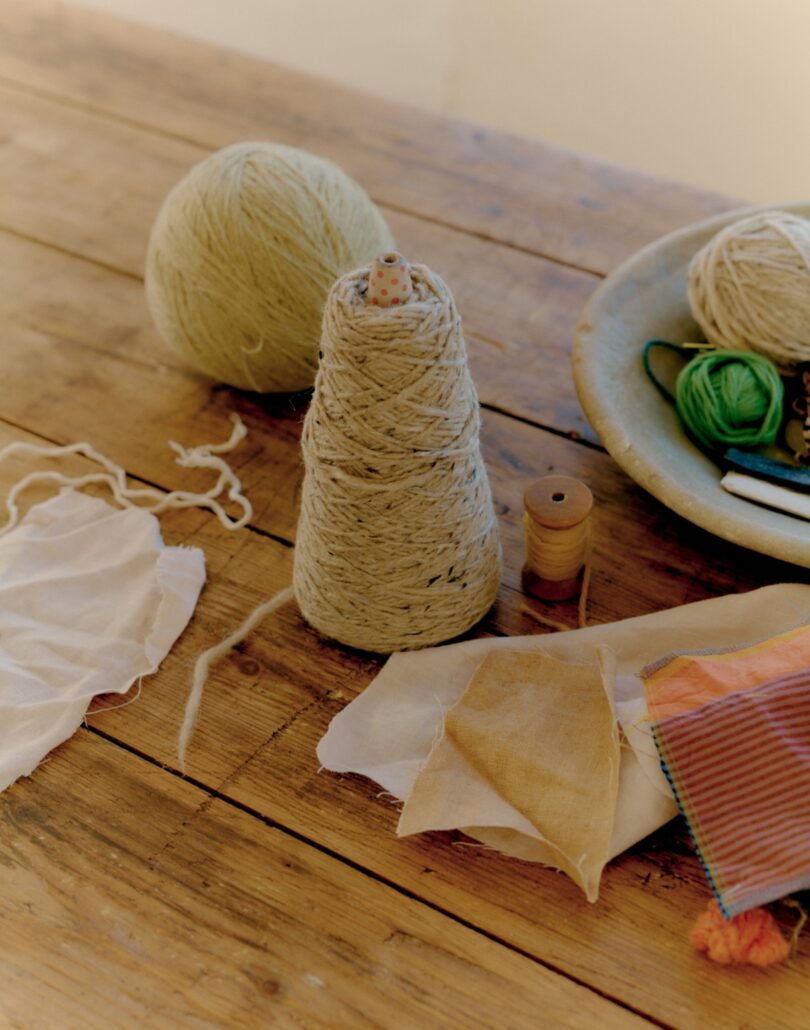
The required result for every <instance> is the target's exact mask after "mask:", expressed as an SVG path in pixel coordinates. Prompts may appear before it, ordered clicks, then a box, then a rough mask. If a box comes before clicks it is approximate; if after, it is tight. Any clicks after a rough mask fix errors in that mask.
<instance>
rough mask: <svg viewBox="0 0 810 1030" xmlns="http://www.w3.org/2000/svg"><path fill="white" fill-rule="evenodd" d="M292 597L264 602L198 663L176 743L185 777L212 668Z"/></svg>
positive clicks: (281, 595)
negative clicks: (195, 727)
mask: <svg viewBox="0 0 810 1030" xmlns="http://www.w3.org/2000/svg"><path fill="white" fill-rule="evenodd" d="M293 596H294V595H293V588H292V587H286V588H285V589H284V590H281V591H280V592H279V593H277V594H276V595H275V597H271V598H270V600H269V601H264V602H263V603H262V604H260V605H259V606H258V608H255V609H254V610H253V611H252V612H251V613H250V615H248V617H247V618H246V619H245V621H244V622H243V623H242V624H241V625H240V626H238V627H237V628H236V629H235V630H234V631H233V633H231V634H230V636H227V637H225V639H224V640H220V641H219V643H217V644H214V646H213V647H209V648H208V650H207V651H203V653H202V654H201V655H200V656H199V657H198V658H197V661H196V662H195V663H194V677H193V679H192V682H191V691H190V692H189V695H188V700H187V701H186V710H185V714H184V715H183V725H182V726H181V728H180V736H179V737H178V741H177V757H178V760H179V762H180V770H181V772H183V773H185V771H186V751H187V750H188V745H189V741H190V740H191V734H192V733H193V732H194V726H195V725H196V722H197V717H198V715H199V713H200V705H201V703H202V695H203V690H204V689H205V684H206V681H207V679H208V674H209V672H210V671H211V666H212V665H213V664H214V663H215V662H217V661H218V660H219V659H220V658H222V657H223V655H226V654H227V653H228V651H230V649H231V648H232V647H235V646H236V644H239V643H241V641H243V640H244V639H245V637H246V636H248V634H250V633H251V632H252V631H253V630H254V629H255V628H256V626H258V625H259V623H260V622H261V621H262V619H263V618H265V616H267V615H270V613H271V612H274V611H276V609H278V608H280V607H281V606H282V605H283V604H285V603H286V602H287V601H290V600H292V598H293Z"/></svg>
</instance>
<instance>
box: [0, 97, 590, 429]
mask: <svg viewBox="0 0 810 1030" xmlns="http://www.w3.org/2000/svg"><path fill="white" fill-rule="evenodd" d="M0 128H1V129H2V138H1V139H0V226H5V227H6V228H8V229H10V230H12V231H14V232H15V233H20V234H23V235H24V236H27V237H32V238H34V239H38V240H41V241H43V242H44V243H47V244H52V245H54V246H57V247H59V248H61V249H65V250H70V251H73V252H74V253H77V254H79V255H81V256H83V257H87V258H89V259H91V260H93V261H96V262H100V263H101V264H103V265H108V266H112V267H114V268H117V269H119V270H121V271H123V272H126V273H128V274H130V275H132V276H134V277H140V276H141V273H142V269H143V262H144V254H145V252H146V242H147V238H148V234H149V230H150V228H151V225H152V221H153V220H154V217H155V214H156V212H157V210H158V207H159V206H160V203H161V201H162V199H163V197H164V195H165V194H166V193H167V192H168V190H169V189H170V187H171V186H172V185H173V184H174V183H175V182H176V181H177V179H179V178H180V177H181V176H182V175H183V174H185V172H186V171H187V170H188V168H189V167H190V166H191V165H192V164H194V163H195V162H196V161H198V160H200V159H201V158H202V157H203V156H204V155H205V153H206V152H205V151H204V150H202V149H201V148H199V147H194V146H191V145H189V144H185V143H181V142H178V141H176V140H171V139H165V138H161V137H157V136H154V135H152V134H151V133H148V132H145V131H141V130H138V129H135V128H132V127H127V126H121V125H118V124H116V123H114V122H111V121H110V120H109V119H107V118H100V117H97V116H94V115H88V114H87V113H85V112H82V111H75V110H71V109H65V108H64V107H63V106H61V105H59V104H56V103H52V102H50V101H43V100H40V99H38V98H36V97H30V96H26V95H24V94H23V95H21V94H19V93H17V92H15V91H13V90H8V89H3V87H2V86H0ZM386 215H387V217H388V218H389V219H390V222H391V225H392V228H393V231H394V232H395V234H396V236H397V239H398V240H399V243H400V246H401V247H402V248H403V250H404V251H405V252H406V253H407V254H408V255H409V257H411V259H412V260H418V261H424V262H426V263H427V264H429V265H431V267H433V268H434V269H435V270H436V271H437V272H439V273H440V274H441V275H442V276H443V277H444V278H445V279H446V280H447V281H448V282H449V283H450V284H451V287H452V288H453V290H454V293H455V296H456V300H457V303H458V305H459V309H460V310H461V311H462V313H463V317H464V323H465V328H466V329H467V332H468V337H469V342H470V354H471V360H472V366H473V373H474V375H475V376H476V380H477V382H478V384H479V389H480V392H481V398H482V400H483V401H484V403H488V404H492V405H493V406H495V407H497V408H500V409H502V410H504V411H507V412H511V413H513V414H516V415H518V416H520V417H521V418H526V419H530V420H532V421H535V422H540V423H543V424H547V425H550V426H552V427H554V428H556V429H558V430H560V431H562V432H574V433H578V434H580V435H583V436H586V437H590V438H591V439H592V440H596V437H595V435H594V434H593V431H592V430H591V429H590V427H589V426H588V425H587V423H586V421H585V418H584V416H583V414H582V411H581V409H580V407H579V404H578V402H577V399H576V396H575V394H574V388H573V383H572V379H571V371H570V341H571V338H572V336H573V332H574V326H575V324H576V320H577V317H578V314H579V311H580V310H581V308H582V306H583V305H584V303H585V301H586V299H587V298H588V296H589V295H590V293H591V291H592V290H593V288H594V286H595V285H596V283H597V281H598V280H597V279H596V278H595V277H594V276H590V275H587V274H585V273H583V272H578V271H575V270H573V269H569V268H563V267H561V266H560V265H556V264H554V263H552V262H550V261H546V260H544V259H542V258H537V257H534V256H531V255H528V254H524V253H520V252H518V251H515V250H513V249H511V248H509V247H504V246H500V245H498V244H494V243H489V242H486V241H484V240H480V239H476V238H473V237H470V236H468V235H466V234H465V233H461V232H457V231H454V230H450V229H447V228H444V227H442V226H438V225H434V224H431V223H429V222H425V221H422V220H421V219H418V218H414V217H412V216H409V215H403V214H401V213H398V212H396V211H386ZM16 249H17V251H19V252H20V253H26V254H28V255H30V261H31V262H32V263H34V264H36V267H37V270H38V274H32V269H31V267H26V266H25V265H23V266H21V267H18V268H17V270H16V271H14V270H12V273H11V276H10V279H9V281H8V282H7V283H4V284H3V287H2V289H3V297H2V299H0V303H11V304H14V305H15V306H16V307H19V306H21V304H23V303H25V304H27V305H28V306H29V307H30V309H31V310H32V311H35V312H37V314H38V317H39V318H40V319H41V318H42V316H41V315H40V314H39V313H40V312H41V311H43V310H44V311H47V312H48V313H49V314H50V315H55V314H56V315H58V312H57V311H54V303H53V301H52V300H50V299H49V298H48V293H49V290H50V287H49V283H48V278H47V273H46V268H49V267H50V266H51V265H52V264H53V259H52V258H50V257H49V256H48V255H43V254H42V253H36V252H35V251H34V250H29V251H27V252H26V251H24V250H22V249H21V248H19V247H17V248H16ZM14 250H15V243H14V242H13V241H12V242H9V241H7V240H6V239H3V238H0V251H3V252H9V251H10V252H12V253H13V252H14ZM19 260H20V259H16V260H15V259H13V258H12V257H11V256H10V254H9V258H8V262H4V263H8V264H14V265H16V264H17V263H18V261H19ZM22 260H25V259H22ZM40 266H41V271H39V268H40ZM90 315H91V312H89V311H88V312H85V319H87V318H88V317H90ZM152 352H153V354H154V360H155V361H161V362H162V363H166V364H170V365H173V366H175V367H177V366H179V365H180V362H179V360H178V359H176V358H175V357H174V356H173V355H172V353H171V352H170V351H169V350H168V349H167V348H165V347H154V348H153V349H152Z"/></svg>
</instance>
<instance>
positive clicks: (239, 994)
mask: <svg viewBox="0 0 810 1030" xmlns="http://www.w3.org/2000/svg"><path fill="white" fill-rule="evenodd" d="M89 784H92V785H93V789H92V791H90V792H88V789H87V787H88V785H89ZM145 812H148V813H149V818H148V819H145V818H143V813H145ZM0 825H1V826H2V832H0V864H1V865H2V866H3V883H4V887H5V890H4V891H3V893H2V895H0V912H1V913H2V933H3V937H4V940H5V942H6V944H7V946H6V947H4V949H3V956H2V959H0V1015H2V1016H3V1018H4V1023H5V1025H6V1026H9V1025H10V1026H12V1027H34V1026H59V1027H65V1028H79V1027H82V1028H85V1027H109V1026H117V1027H130V1026H149V1027H155V1028H161V1030H162V1028H171V1030H174V1028H176V1027H178V1026H183V1027H186V1026H194V1027H200V1028H202V1027H211V1028H214V1027H225V1026H227V1027H233V1026H245V1027H259V1026H268V1025H273V1026H279V1027H298V1026H302V1025H303V1026H307V1027H379V1026H384V1025H391V1024H390V1019H391V1014H392V1013H393V1012H396V1014H397V1016H396V1025H397V1026H403V1027H422V1026H426V1025H441V1026H447V1027H491V1026H514V1027H532V1026H536V1025H537V1013H538V1011H541V1010H542V1011H543V1013H544V1019H546V1020H547V1021H548V1022H547V1023H546V1025H553V1026H559V1027H571V1028H574V1027H578V1028H585V1027H591V1026H594V1025H596V1024H597V1022H598V1023H600V1024H603V1025H605V1026H607V1027H617V1028H618V1027H641V1026H643V1025H646V1024H645V1022H644V1021H643V1020H642V1019H639V1018H638V1017H636V1016H634V1015H633V1014H632V1013H630V1012H626V1011H623V1010H622V1009H620V1008H618V1007H617V1006H616V1005H613V1004H611V1003H610V1002H608V1001H606V1000H603V999H602V998H600V997H599V996H598V995H596V994H594V993H592V992H591V991H589V990H587V989H586V988H584V987H581V986H579V985H577V984H574V983H572V982H571V981H570V980H567V979H566V978H564V977H562V976H560V975H558V974H555V973H554V972H552V971H550V970H548V969H545V968H543V967H542V966H541V965H539V964H538V963H536V962H533V961H532V960H531V959H529V958H526V957H524V956H522V955H517V954H515V953H514V952H513V951H510V950H508V949H506V948H504V947H502V946H501V945H499V944H496V943H495V942H493V941H491V940H488V939H487V938H486V937H483V936H482V935H481V934H477V933H475V932H474V931H473V930H470V929H467V928H466V927H463V926H461V925H460V924H458V923H457V922H454V921H452V920H449V919H447V918H445V917H444V916H442V915H441V914H439V913H437V912H434V911H432V910H431V909H430V908H428V907H427V906H425V905H424V904H421V903H419V902H417V901H414V900H412V899H409V898H406V897H403V895H402V894H400V893H398V892H397V891H395V890H392V889H391V888H390V887H387V886H385V885H383V884H381V883H379V882H375V881H374V880H372V879H370V878H369V877H368V876H365V875H363V874H362V873H360V872H358V871H356V870H354V869H351V868H349V867H348V866H346V865H345V864H343V863H341V862H339V861H337V860H335V859H333V858H330V857H329V856H327V855H325V854H323V853H321V852H319V851H317V850H315V849H314V848H312V847H310V846H308V845H307V844H305V843H302V842H300V841H297V840H295V839H293V838H291V837H290V836H289V835H287V834H285V833H284V832H282V831H280V830H278V829H276V828H274V827H271V826H267V825H265V824H264V823H262V822H261V821H260V820H258V819H255V818H252V817H251V816H250V815H247V814H245V813H243V812H240V811H237V810H235V809H234V808H233V807H231V806H229V805H227V804H225V803H224V802H222V801H219V800H217V799H215V798H213V797H211V796H210V795H207V794H205V793H204V792H202V791H200V790H198V789H197V788H195V787H192V786H191V785H190V784H187V783H183V782H182V781H180V780H178V779H177V778H175V777H173V776H171V775H169V774H168V773H166V772H164V771H162V770H160V769H158V768H156V767H155V766H152V765H149V764H147V763H145V762H143V761H141V760H139V759H137V758H135V757H133V756H132V755H128V754H126V753H125V752H122V751H121V750H120V748H116V747H114V746H113V745H111V744H109V743H107V742H106V741H103V740H101V739H99V738H98V737H95V736H93V735H91V734H89V733H86V732H83V731H80V732H79V734H78V735H77V737H76V738H74V740H73V741H71V742H70V744H69V745H67V746H65V747H62V748H60V749H59V750H58V752H57V753H56V755H55V756H54V758H53V759H52V760H51V761H50V762H48V763H47V764H46V765H44V766H43V767H41V768H40V769H39V770H38V772H37V773H36V774H35V776H34V777H33V778H32V779H31V780H30V781H28V782H27V783H26V784H25V789H23V790H12V791H9V792H7V793H5V794H4V795H3V796H2V797H1V798H0ZM136 827H137V828H136ZM10 888H11V889H10ZM12 941H13V942H14V947H13V948H10V947H9V946H8V945H10V943H11V942H12ZM49 954H50V955H53V956H54V957H56V955H58V956H59V959H58V961H43V959H44V958H45V956H47V955H49ZM91 968H92V970H93V980H92V987H91V985H90V984H87V987H90V989H85V990H77V984H82V983H86V978H87V973H88V970H89V969H91Z"/></svg>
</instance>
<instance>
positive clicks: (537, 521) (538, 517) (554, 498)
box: [523, 476, 593, 601]
mask: <svg viewBox="0 0 810 1030" xmlns="http://www.w3.org/2000/svg"><path fill="white" fill-rule="evenodd" d="M523 501H524V504H525V507H526V512H525V514H524V516H523V527H524V530H525V536H526V562H525V564H524V566H523V589H524V590H525V591H526V592H527V593H528V594H531V595H532V597H536V598H538V599H539V600H541V601H565V600H568V599H569V598H571V597H575V596H576V595H577V594H578V593H580V590H581V588H582V581H583V570H584V569H585V566H586V563H587V560H588V554H589V551H590V542H591V523H590V518H589V516H590V513H591V509H592V508H593V494H592V493H591V491H590V490H589V489H588V487H587V486H586V485H585V484H584V483H583V482H581V481H580V480H579V479H573V478H572V477H571V476H546V477H544V478H543V479H538V480H537V481H536V482H534V483H532V485H531V486H530V487H529V488H528V490H527V491H526V493H525V494H524V497H523Z"/></svg>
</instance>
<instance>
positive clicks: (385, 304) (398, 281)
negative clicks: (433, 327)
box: [366, 250, 413, 308]
mask: <svg viewBox="0 0 810 1030" xmlns="http://www.w3.org/2000/svg"><path fill="white" fill-rule="evenodd" d="M412 296H413V284H412V282H411V267H410V265H409V264H408V262H407V261H406V260H405V258H404V257H403V256H402V255H401V254H398V253H397V252H396V251H395V250H389V251H387V252H386V253H385V254H380V255H378V256H377V257H375V258H374V260H373V261H372V263H371V272H370V273H369V277H368V294H367V298H366V299H367V302H368V303H369V304H373V305H375V306H376V307H381V308H393V307H396V306H397V305H399V304H405V303H406V302H407V301H409V300H410V299H411V297H412Z"/></svg>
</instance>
